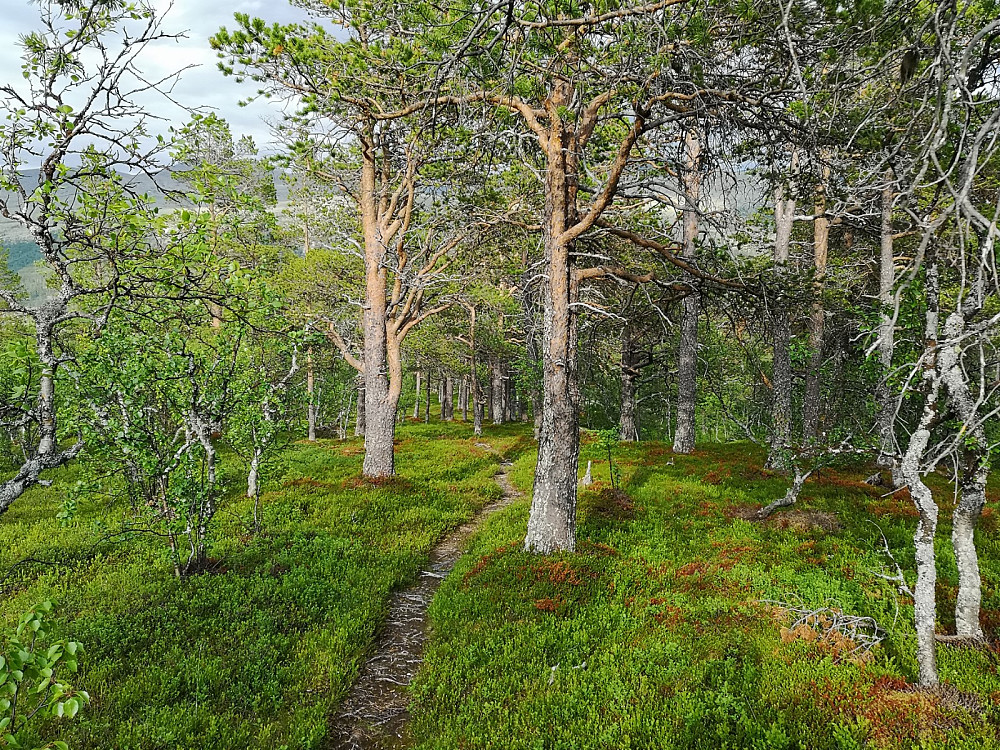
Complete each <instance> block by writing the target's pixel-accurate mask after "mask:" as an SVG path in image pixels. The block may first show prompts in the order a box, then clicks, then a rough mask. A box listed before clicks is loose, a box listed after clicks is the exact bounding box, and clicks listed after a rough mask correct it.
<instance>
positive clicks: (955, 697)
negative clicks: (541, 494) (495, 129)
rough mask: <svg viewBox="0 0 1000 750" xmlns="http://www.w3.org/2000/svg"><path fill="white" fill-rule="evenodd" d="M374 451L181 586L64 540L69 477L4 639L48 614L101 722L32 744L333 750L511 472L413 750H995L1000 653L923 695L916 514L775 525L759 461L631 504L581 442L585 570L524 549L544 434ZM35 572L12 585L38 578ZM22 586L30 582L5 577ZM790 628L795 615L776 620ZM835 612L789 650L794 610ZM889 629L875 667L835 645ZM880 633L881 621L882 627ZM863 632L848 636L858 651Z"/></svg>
mask: <svg viewBox="0 0 1000 750" xmlns="http://www.w3.org/2000/svg"><path fill="white" fill-rule="evenodd" d="M361 451H362V446H361V442H360V440H349V441H344V442H339V441H332V440H331V441H320V442H319V443H318V444H315V445H307V444H296V445H293V446H291V447H290V448H289V449H288V450H286V451H285V453H284V454H283V461H282V464H283V466H282V468H281V469H280V471H279V472H278V475H279V476H280V478H277V479H275V481H273V482H272V484H271V489H270V490H269V491H268V492H267V493H266V495H265V497H264V498H263V531H262V532H261V533H253V531H252V526H251V525H250V523H249V520H250V517H251V505H250V503H249V501H246V500H243V499H239V498H232V499H230V500H229V501H228V502H227V503H226V504H225V506H224V507H223V509H222V511H221V512H220V514H219V516H218V518H217V523H218V525H217V528H216V532H215V536H214V539H213V545H212V565H211V566H209V568H208V570H206V572H204V573H202V574H200V575H197V576H192V577H190V578H188V579H185V580H180V581H179V580H176V579H174V578H173V576H172V574H171V568H170V565H169V561H168V557H167V554H166V549H165V544H164V543H163V542H162V540H160V539H157V538H155V537H151V536H149V535H144V534H141V533H138V532H134V531H131V532H128V531H124V529H123V524H124V523H125V522H126V520H127V518H128V514H127V513H126V510H125V509H123V508H116V507H109V506H106V505H104V504H102V503H96V502H81V503H80V506H79V509H78V511H77V513H76V515H75V517H74V518H73V520H72V521H70V522H68V523H65V522H63V523H60V521H59V520H58V519H57V517H56V513H57V512H58V510H59V509H60V506H61V503H62V500H63V497H64V496H65V493H66V490H67V488H69V487H71V486H72V485H73V483H74V481H75V477H74V472H73V471H72V469H70V470H67V471H66V472H64V473H63V474H62V475H61V476H60V477H59V478H58V481H57V482H56V483H55V484H54V485H53V486H52V487H49V488H38V489H36V490H33V491H32V492H31V493H29V495H27V496H26V497H25V498H22V500H21V501H19V503H17V504H15V506H14V507H13V508H12V509H11V510H10V511H9V512H8V514H7V515H6V516H4V517H3V518H2V519H0V571H8V572H7V573H6V574H2V579H0V594H2V600H0V616H2V617H3V620H4V622H5V623H6V624H7V625H8V626H9V625H10V624H11V623H13V622H15V621H16V618H17V616H18V615H19V614H20V613H21V612H23V611H25V610H26V609H28V608H29V607H31V606H32V605H34V604H36V603H37V602H39V601H41V600H43V599H51V600H53V602H54V603H55V605H56V613H57V616H58V619H59V621H60V624H61V629H62V631H63V633H64V634H65V635H67V636H71V637H73V638H75V639H77V640H80V641H82V642H83V643H84V644H85V646H86V648H87V651H86V654H85V656H84V658H83V660H82V662H81V672H80V674H79V675H78V676H77V677H76V679H75V683H76V684H78V686H80V687H82V688H84V689H87V690H89V691H90V693H91V695H92V697H93V703H92V705H90V706H89V707H88V708H87V709H86V710H85V715H84V716H83V717H82V719H78V720H76V721H74V722H55V721H53V722H51V723H50V724H48V725H43V726H42V727H41V730H40V731H41V734H42V736H43V737H44V738H45V739H53V738H55V737H59V738H61V739H64V740H66V741H67V742H69V744H70V746H71V747H73V748H79V749H84V748H87V749H89V748H93V749H94V750H97V749H101V750H104V749H108V748H120V749H122V750H124V749H126V748H127V749H129V750H133V749H135V750H139V749H142V750H146V749H147V748H148V749H150V750H152V749H154V748H156V749H157V750H159V749H161V748H162V749H164V750H166V749H167V748H169V749H170V750H175V749H176V750H180V749H181V748H185V749H188V748H189V749H190V750H201V749H203V748H212V749H213V750H230V749H231V750H236V749H237V748H261V749H263V748H268V749H269V750H280V748H286V750H298V749H299V748H323V747H327V746H328V744H329V742H330V737H331V729H332V728H333V725H334V723H335V718H336V716H337V715H338V712H339V710H340V707H341V704H342V703H343V701H344V698H345V696H346V695H347V694H348V692H349V690H350V688H351V685H352V684H353V683H354V681H355V679H356V677H357V675H358V673H359V671H360V670H361V668H362V665H363V664H364V662H365V659H366V657H367V655H368V654H369V653H370V652H371V650H372V648H373V643H375V642H376V641H377V640H378V638H379V633H380V630H381V628H382V625H383V622H384V620H385V618H386V616H387V613H388V612H389V611H390V607H391V603H392V599H393V593H394V592H397V591H400V590H402V589H405V588H406V587H407V586H409V585H411V584H412V583H413V582H414V581H416V580H418V578H419V575H420V571H421V570H424V569H425V568H426V566H427V564H428V560H429V555H430V553H431V550H432V549H433V548H434V546H435V545H436V544H437V543H438V542H439V541H440V540H442V539H444V538H445V537H446V536H447V535H448V534H449V533H450V532H452V531H453V530H455V529H456V528H458V527H460V526H461V525H462V524H465V523H467V522H468V521H469V520H470V519H472V518H473V517H475V516H476V514H477V513H478V512H479V511H481V510H482V509H483V508H484V507H486V506H488V505H489V504H491V503H496V502H497V501H498V500H500V499H501V497H502V495H503V491H502V490H501V488H500V486H498V484H497V482H496V481H495V480H494V475H495V474H496V473H497V470H498V466H499V465H500V464H501V463H502V462H504V461H511V462H512V466H510V467H509V470H508V472H509V477H510V481H511V482H512V483H513V485H514V487H515V488H516V489H518V490H520V491H522V492H524V493H525V494H524V496H523V497H522V498H520V499H517V500H514V501H513V502H512V503H511V504H510V505H509V506H508V507H506V508H505V509H503V510H501V511H499V512H497V513H496V514H495V515H493V516H492V517H490V518H489V519H488V520H487V521H486V522H485V523H484V524H483V527H482V528H481V530H480V531H478V532H477V533H476V534H475V535H474V536H473V537H472V539H471V540H470V542H469V547H468V551H467V553H466V554H465V555H463V556H462V557H461V558H460V559H459V560H458V562H457V564H456V565H455V568H454V570H453V571H452V572H451V573H450V574H449V575H448V576H447V578H446V579H445V580H444V581H443V583H442V585H441V587H440V588H439V589H438V590H437V593H436V595H435V596H434V599H433V602H432V604H431V607H430V611H429V618H430V623H431V635H430V640H429V643H428V645H427V653H426V659H425V662H424V664H423V666H422V667H421V669H420V670H419V672H418V674H417V677H416V680H415V682H414V684H413V686H412V687H411V689H410V690H411V698H412V702H411V704H410V714H411V717H412V721H411V724H410V727H409V733H410V737H409V744H410V745H412V746H415V747H419V748H421V749H422V750H432V749H434V750H438V749H439V748H440V749H442V750H443V749H445V748H456V749H458V748H470V749H478V748H498V749H499V748H525V749H529V748H530V749H532V750H533V749H535V748H538V749H542V748H544V749H545V750H549V749H552V750H556V749H559V750H562V749H564V748H565V749H566V750H569V749H570V748H573V749H582V748H593V749H594V750H597V749H598V748H602V749H603V748H761V749H763V748H862V747H872V748H897V747H922V748H928V747H940V748H972V747H975V748H977V749H978V748H993V747H1000V674H998V668H1000V652H998V651H997V650H990V649H971V648H957V647H951V646H947V647H942V648H941V649H940V651H939V654H940V666H941V674H942V677H943V679H944V680H945V681H946V683H947V686H948V687H946V688H945V689H942V690H939V691H936V692H933V693H928V692H925V691H918V690H915V689H913V688H912V687H911V683H912V681H913V679H914V677H915V675H916V664H915V662H914V659H913V651H914V646H915V643H914V639H913V637H912V635H911V633H912V627H913V623H912V614H911V609H912V607H911V603H910V602H909V601H908V600H907V599H906V598H905V597H901V596H899V595H898V593H897V591H896V589H895V586H894V584H892V583H891V582H889V581H887V580H885V579H883V578H881V577H879V574H880V573H894V572H895V568H894V566H893V563H892V561H891V560H890V559H889V557H888V556H887V555H886V553H885V551H884V545H883V535H884V538H885V541H886V543H887V545H888V547H889V549H890V550H891V551H892V554H893V556H894V557H895V560H896V561H897V562H898V563H899V564H900V565H901V566H902V568H903V569H904V570H912V568H913V554H912V551H911V546H912V542H911V538H912V533H913V529H914V527H915V517H914V516H915V513H914V511H913V507H912V503H911V502H910V500H909V498H908V497H907V496H906V492H905V491H903V492H897V493H894V494H891V495H886V493H885V490H882V489H878V488H872V487H868V486H867V485H864V484H862V482H861V480H862V479H863V477H864V476H866V474H867V473H870V472H869V471H868V470H867V469H868V467H867V466H863V465H856V466H853V467H850V466H845V467H840V468H838V469H836V470H834V469H827V470H824V471H823V472H822V474H821V476H820V477H818V478H816V479H810V481H809V482H807V484H806V486H805V489H804V491H803V494H802V498H801V500H800V503H799V505H798V506H797V507H796V508H793V509H790V510H785V511H779V512H778V513H776V514H775V516H774V518H772V519H771V520H770V521H768V522H766V523H756V522H753V521H748V520H745V518H746V517H747V515H748V514H747V510H748V509H752V508H756V507H759V506H760V505H762V504H764V503H766V502H769V501H770V500H773V499H774V498H776V497H780V496H781V495H782V494H784V490H785V488H786V486H787V481H788V480H787V479H786V478H784V477H782V476H781V475H778V474H773V473H770V472H767V471H764V470H762V469H761V465H762V461H763V456H762V455H761V454H760V452H759V451H758V450H757V449H756V448H755V447H753V446H747V445H733V444H729V445H708V444H706V445H701V446H699V449H698V450H697V451H696V452H695V454H694V455H691V456H673V455H672V454H671V451H670V449H669V447H668V446H666V445H662V444H659V443H643V444H640V445H629V446H622V447H621V448H620V449H619V450H618V451H617V454H616V461H617V462H618V464H619V465H620V467H621V470H622V489H621V490H620V491H616V490H613V489H612V488H611V487H610V484H609V481H608V476H609V475H608V469H607V465H606V460H605V457H604V456H601V455H599V454H598V451H597V449H596V446H595V445H593V443H592V442H591V441H587V440H585V445H584V449H583V462H582V467H581V468H585V466H586V461H587V460H593V461H594V475H595V478H596V479H597V481H596V483H595V484H594V485H592V486H591V487H589V488H587V489H584V490H582V491H581V496H580V500H581V504H580V517H579V544H578V549H577V551H576V552H575V553H572V554H561V555H557V556H553V557H550V558H545V559H542V558H538V557H536V556H532V555H527V554H525V553H523V552H521V551H520V542H521V541H522V539H523V535H524V528H525V523H526V519H527V512H528V507H529V503H530V499H529V493H530V485H531V475H532V470H533V466H534V453H533V442H532V440H531V435H530V428H527V427H526V426H522V425H513V426H507V427H502V428H487V431H486V435H485V436H484V437H483V438H482V439H479V440H476V439H475V438H473V437H472V436H471V429H470V428H469V427H468V426H467V425H464V424H441V423H431V424H429V425H422V424H407V425H405V426H404V427H403V428H401V430H400V432H399V440H398V445H397V465H398V469H399V473H400V476H399V478H397V479H395V480H392V481H390V482H384V483H380V484H378V485H373V484H372V483H369V482H364V481H361V480H360V479H359V476H358V473H359V466H360V455H361ZM935 479H936V480H937V481H935V489H936V490H937V492H936V495H937V497H938V498H939V501H940V502H941V505H942V524H941V529H940V530H939V543H938V553H939V570H940V573H939V585H938V601H939V618H940V622H939V629H940V630H941V632H949V628H950V627H952V625H953V623H952V622H951V610H952V609H953V607H954V600H955V580H956V576H955V568H954V560H953V556H952V554H951V550H950V544H949V532H950V529H949V527H948V523H947V520H948V515H949V513H950V507H951V506H950V503H951V500H952V494H951V489H950V487H949V486H948V485H947V484H946V483H945V482H944V481H943V479H941V478H935ZM998 501H1000V497H998V496H997V494H996V493H995V491H994V492H992V493H991V498H990V504H991V506H992V507H991V508H989V509H988V510H987V513H986V514H985V516H984V518H983V522H982V526H981V530H980V534H979V537H978V542H979V547H980V551H981V556H982V569H983V577H984V589H985V599H984V609H983V624H984V626H985V627H986V629H987V630H988V631H989V634H990V635H991V637H992V638H994V639H997V638H1000V590H998V586H997V584H998V583H1000V534H997V531H998V523H997V518H998V517H997V515H996V507H997V502H998ZM24 560H28V562H23V563H22V564H19V565H16V564H17V563H19V562H20V561H24ZM11 566H15V567H13V568H12V567H11ZM782 605H785V606H782ZM794 608H800V609H803V610H807V611H812V610H820V609H822V608H827V610H826V611H825V615H823V616H821V617H817V618H816V619H815V621H813V622H812V623H810V624H802V625H801V626H800V627H797V628H793V627H792V626H793V625H794V621H795V618H796V615H795V614H794V613H793V612H792V609H794ZM849 616H856V617H867V618H872V619H873V620H874V621H875V622H877V624H878V626H879V631H878V635H877V637H880V638H882V640H881V643H880V644H879V645H876V646H874V647H873V648H872V649H871V650H870V651H867V652H865V653H862V649H858V648H857V646H858V644H859V643H860V642H861V641H862V640H863V638H862V636H860V635H856V636H855V637H854V638H848V637H845V634H843V633H839V632H838V631H836V630H831V629H830V625H831V624H833V623H836V622H844V621H846V618H847V617H849ZM865 622H867V621H865ZM846 635H850V633H847V634H846Z"/></svg>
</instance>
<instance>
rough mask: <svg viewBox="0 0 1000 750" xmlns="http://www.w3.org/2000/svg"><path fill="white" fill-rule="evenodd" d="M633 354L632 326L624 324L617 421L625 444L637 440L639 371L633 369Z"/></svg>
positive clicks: (619, 432)
mask: <svg viewBox="0 0 1000 750" xmlns="http://www.w3.org/2000/svg"><path fill="white" fill-rule="evenodd" d="M634 356H635V355H634V352H633V351H632V326H631V325H630V324H629V323H626V324H625V326H624V327H623V328H622V346H621V390H622V393H621V417H620V419H619V424H618V427H619V430H618V437H619V438H620V439H621V440H622V441H623V442H626V443H631V442H636V441H637V440H638V439H639V424H638V416H637V414H636V411H637V409H636V400H635V392H636V387H635V386H636V379H637V378H638V376H639V371H638V370H637V369H636V368H635V362H634Z"/></svg>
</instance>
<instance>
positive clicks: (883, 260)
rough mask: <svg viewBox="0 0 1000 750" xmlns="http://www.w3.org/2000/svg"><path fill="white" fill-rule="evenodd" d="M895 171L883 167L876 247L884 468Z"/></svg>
mask: <svg viewBox="0 0 1000 750" xmlns="http://www.w3.org/2000/svg"><path fill="white" fill-rule="evenodd" d="M894 179H895V175H894V173H893V171H892V169H888V170H886V174H885V180H886V185H885V188H884V189H883V190H882V222H881V230H880V234H881V238H880V243H879V245H880V247H879V292H878V300H879V305H880V306H881V308H882V309H881V311H880V315H879V318H880V320H879V334H878V357H879V364H880V365H881V370H882V372H881V377H880V378H879V383H878V388H877V390H876V400H877V401H878V434H879V456H878V465H879V466H882V467H884V468H891V469H895V467H896V455H897V448H896V433H895V425H896V400H895V398H893V394H892V391H891V390H890V388H889V382H888V380H889V374H890V373H891V371H892V357H893V351H894V349H895V325H894V321H893V315H892V313H891V312H890V311H891V309H892V303H893V299H892V296H893V295H892V288H893V285H894V282H895V277H896V268H895V261H894V257H893V231H892V208H893V201H894V200H895V191H894V190H893V183H894Z"/></svg>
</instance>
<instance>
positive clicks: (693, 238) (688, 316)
mask: <svg viewBox="0 0 1000 750" xmlns="http://www.w3.org/2000/svg"><path fill="white" fill-rule="evenodd" d="M699 138H700V136H699V134H698V133H697V132H695V130H694V129H692V128H689V129H688V130H687V131H686V132H685V135H684V145H685V159H686V162H685V165H684V171H683V173H682V180H683V183H684V211H683V212H682V222H683V255H684V257H685V258H686V259H688V260H694V259H695V258H696V257H697V254H698V245H697V242H698V213H699V211H698V203H699V199H700V194H701V141H700V140H699ZM700 315H701V297H700V294H699V292H698V290H697V289H696V288H694V287H693V286H692V290H691V292H690V293H689V294H688V295H687V296H686V297H685V298H684V301H683V312H682V314H681V337H680V346H679V347H678V350H677V431H676V432H675V433H674V453H690V452H691V451H693V450H694V443H695V407H696V404H697V398H698V318H699V317H700Z"/></svg>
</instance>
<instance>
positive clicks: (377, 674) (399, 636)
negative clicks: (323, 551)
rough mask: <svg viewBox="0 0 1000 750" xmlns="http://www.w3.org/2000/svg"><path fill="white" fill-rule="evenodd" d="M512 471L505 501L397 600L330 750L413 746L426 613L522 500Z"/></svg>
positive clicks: (460, 534)
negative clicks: (488, 523)
mask: <svg viewBox="0 0 1000 750" xmlns="http://www.w3.org/2000/svg"><path fill="white" fill-rule="evenodd" d="M509 466H510V464H509V463H503V464H501V465H500V469H499V471H498V472H497V474H496V475H495V476H494V479H495V480H496V483H497V484H498V485H500V488H501V489H502V490H503V497H502V498H501V499H500V500H498V501H496V502H494V503H491V504H489V505H487V506H485V507H484V508H483V509H482V510H481V511H480V512H479V513H478V514H477V515H476V517H475V518H473V519H472V520H471V521H469V522H468V523H466V524H464V525H463V526H460V527H459V528H457V529H455V530H454V531H453V532H451V534H449V535H448V536H447V537H445V538H444V539H443V540H442V541H441V542H440V543H439V544H438V545H437V546H436V547H435V548H434V549H433V550H431V554H430V563H429V565H428V566H427V569H426V570H424V571H423V572H422V573H421V574H420V580H419V581H417V582H416V583H415V584H413V585H412V586H410V587H409V588H407V589H404V590H402V591H398V592H396V593H395V594H394V595H393V597H392V602H391V603H390V605H389V617H388V619H387V620H386V623H385V626H384V627H383V629H382V631H381V632H380V633H379V635H378V636H377V637H376V641H375V651H374V653H373V654H372V655H371V656H370V657H369V658H368V661H367V662H365V664H364V666H363V667H362V668H361V673H360V674H359V675H358V679H357V680H356V681H355V683H354V685H353V686H352V687H351V692H350V693H348V695H347V697H346V698H345V699H344V702H343V703H342V704H341V706H340V710H339V713H338V714H337V717H336V718H335V719H334V721H333V723H332V725H331V732H330V740H329V741H328V743H327V744H326V747H327V748H329V750H376V749H377V750H389V749H390V748H404V747H407V746H408V744H409V743H408V742H407V740H406V739H405V729H406V725H407V723H408V721H409V713H408V711H407V705H408V703H409V695H408V693H407V691H406V688H407V686H408V685H409V684H410V681H411V680H412V679H413V677H414V675H416V673H417V670H418V669H419V668H420V664H421V662H422V661H423V654H424V646H425V645H426V643H427V607H428V606H429V605H430V603H431V599H432V598H433V597H434V592H436V591H437V589H438V586H440V585H441V581H442V580H443V579H444V577H445V576H446V575H448V573H449V572H450V571H451V569H452V568H454V567H455V563H456V562H457V561H458V559H459V558H460V557H461V556H462V552H463V551H464V549H465V545H466V543H467V542H468V540H469V537H470V536H472V535H473V534H474V533H475V532H476V531H477V530H479V528H480V527H481V526H482V525H483V522H484V521H485V520H486V519H487V518H489V517H490V516H491V515H493V514H494V513H496V512H497V511H499V510H501V509H502V508H505V507H507V506H508V505H510V503H511V502H513V501H514V500H515V499H517V498H518V497H520V496H521V493H520V492H518V491H517V490H516V489H514V486H513V485H512V484H511V483H510V479H509V478H508V476H507V469H508V467H509Z"/></svg>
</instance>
